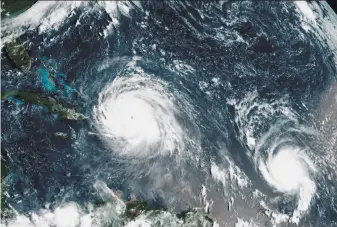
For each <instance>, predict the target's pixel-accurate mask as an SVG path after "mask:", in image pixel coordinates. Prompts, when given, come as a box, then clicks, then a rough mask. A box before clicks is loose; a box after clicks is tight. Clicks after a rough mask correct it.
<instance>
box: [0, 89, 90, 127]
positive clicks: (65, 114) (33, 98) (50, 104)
mask: <svg viewBox="0 0 337 227" xmlns="http://www.w3.org/2000/svg"><path fill="white" fill-rule="evenodd" d="M10 96H11V97H13V98H17V99H19V100H22V101H24V102H29V103H32V104H36V105H40V106H45V107H47V108H48V110H49V111H50V112H52V113H56V114H59V118H60V119H66V120H76V121H78V120H84V119H86V117H85V116H84V115H83V114H81V113H77V112H76V111H75V110H74V109H70V108H66V107H64V106H63V105H62V104H61V103H59V102H58V101H57V100H56V99H54V98H52V97H49V96H43V95H40V94H36V93H33V92H27V91H11V92H7V93H5V94H3V95H1V99H7V98H8V97H10Z"/></svg>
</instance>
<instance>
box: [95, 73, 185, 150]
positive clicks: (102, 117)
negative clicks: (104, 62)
mask: <svg viewBox="0 0 337 227" xmlns="http://www.w3.org/2000/svg"><path fill="white" fill-rule="evenodd" d="M165 86H167V85H166V84H163V83H162V82H160V81H157V80H156V79H153V78H151V77H141V76H134V77H118V78H116V79H115V80H114V81H113V82H112V84H111V85H108V86H107V87H106V88H104V90H103V91H102V92H101V93H100V94H99V98H98V104H97V106H95V107H94V109H93V117H94V119H95V123H96V127H97V129H98V131H99V132H100V133H101V134H102V135H103V136H104V137H107V139H108V140H111V141H110V143H111V146H113V147H114V146H117V148H115V149H116V150H118V151H120V152H121V154H122V155H123V154H124V155H131V156H136V157H137V156H140V157H142V156H146V157H151V156H153V155H170V154H171V155H172V154H174V153H180V152H183V150H184V140H186V138H184V137H185V134H184V131H183V129H182V128H181V126H180V124H179V122H178V121H177V119H176V116H175V115H178V114H179V113H178V112H177V109H176V107H175V104H174V101H175V100H174V96H173V95H171V94H169V93H168V91H167V88H165ZM187 105H188V104H187ZM139 150H142V151H141V152H139Z"/></svg>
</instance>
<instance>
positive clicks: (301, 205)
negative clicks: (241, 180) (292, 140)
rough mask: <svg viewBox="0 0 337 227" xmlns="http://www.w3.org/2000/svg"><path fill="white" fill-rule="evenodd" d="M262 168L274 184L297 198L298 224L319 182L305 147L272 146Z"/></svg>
mask: <svg viewBox="0 0 337 227" xmlns="http://www.w3.org/2000/svg"><path fill="white" fill-rule="evenodd" d="M259 169H260V171H261V173H262V175H263V177H264V179H265V180H266V181H267V182H268V184H269V185H270V186H272V187H273V188H275V189H276V190H277V191H279V192H282V193H285V194H286V195H294V196H296V197H297V199H298V204H297V208H296V210H295V211H294V212H293V215H292V218H291V221H292V222H294V223H298V222H299V219H300V217H301V215H302V214H303V213H304V212H306V211H307V210H308V209H309V207H310V203H311V200H312V198H313V196H314V194H315V192H316V184H315V181H314V180H313V179H312V178H311V175H312V174H311V173H314V172H315V171H316V168H315V165H314V163H313V162H312V161H311V160H310V158H309V157H308V156H307V155H306V154H305V150H303V149H301V148H300V147H297V146H293V145H282V146H281V147H280V148H277V147H276V146H271V148H270V150H269V151H268V155H267V159H266V160H260V161H259Z"/></svg>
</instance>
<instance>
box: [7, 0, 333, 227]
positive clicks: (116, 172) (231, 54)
mask: <svg viewBox="0 0 337 227" xmlns="http://www.w3.org/2000/svg"><path fill="white" fill-rule="evenodd" d="M41 4H45V5H44V7H45V8H43V9H45V10H46V12H49V13H46V14H42V15H43V17H41V23H38V24H37V25H36V24H34V23H35V22H34V20H30V19H29V17H28V19H27V18H26V17H25V18H24V19H25V20H24V21H28V22H29V23H30V24H25V23H26V22H22V23H23V26H22V27H20V28H21V29H23V31H24V32H22V35H21V39H22V40H24V41H26V43H25V45H26V48H27V51H28V52H29V54H30V56H31V57H32V69H31V70H30V71H29V72H26V73H24V75H22V73H21V72H19V71H18V70H17V69H13V67H12V64H11V62H10V59H8V57H7V56H6V55H5V54H2V69H1V70H2V83H1V86H2V91H5V92H9V91H17V90H19V91H27V92H30V93H33V94H37V95H38V97H48V98H52V99H53V100H56V101H55V102H57V103H58V104H60V105H61V104H62V106H63V107H65V108H68V109H69V110H71V109H74V110H76V112H78V113H82V114H83V115H85V116H86V119H85V120H83V121H74V120H64V119H63V120H62V119H60V118H59V115H57V114H55V112H53V111H50V108H49V109H48V108H46V105H39V103H36V102H35V103H33V102H32V101H31V100H30V101H29V100H28V99H26V100H22V99H18V98H17V97H13V96H8V97H7V99H5V100H2V104H1V105H2V110H3V111H2V113H1V117H2V122H1V126H2V146H3V149H2V155H3V157H4V158H3V163H5V164H6V165H7V166H8V167H9V174H8V176H7V178H6V184H8V189H7V190H8V191H7V193H8V195H9V196H7V197H6V199H5V200H6V203H8V204H10V205H11V206H12V207H13V208H14V209H15V210H16V211H17V212H18V214H21V215H24V216H25V215H26V216H27V217H29V215H30V212H37V213H38V211H39V210H41V209H48V210H50V212H55V210H57V208H58V207H62V205H64V204H67V203H76V204H77V205H78V206H79V207H81V209H82V208H83V212H84V213H85V212H87V211H84V210H86V209H89V208H87V205H88V204H96V203H97V204H99V203H102V201H101V200H104V199H106V198H107V197H108V198H110V197H109V193H110V192H109V193H108V194H104V193H107V192H106V191H109V190H112V191H114V192H116V191H117V190H120V191H121V192H123V195H122V199H123V200H124V201H128V200H130V199H131V195H133V194H134V195H135V196H136V197H137V199H141V200H144V201H147V202H148V203H149V204H150V205H152V206H154V207H157V208H164V209H167V210H168V211H170V212H172V213H178V212H180V211H182V210H185V209H187V208H189V207H199V208H200V207H201V209H199V210H207V212H208V213H209V216H210V217H211V218H213V219H214V220H216V221H217V223H219V225H220V226H226V224H228V225H230V226H235V224H236V223H238V222H239V219H240V220H241V219H242V220H245V221H246V222H252V223H255V224H256V225H257V226H272V225H273V224H274V225H276V226H278V225H280V226H282V225H285V226H294V225H298V226H316V224H317V223H321V225H322V226H334V224H336V215H335V214H336V212H337V210H336V204H335V203H334V202H333V201H334V199H335V198H336V193H335V192H336V190H335V189H336V187H337V185H336V184H337V183H336V181H335V180H334V179H335V178H334V177H335V175H334V174H335V171H333V169H334V167H335V165H336V163H335V160H336V159H335V155H334V153H333V151H334V148H336V144H335V142H334V141H335V140H334V137H335V136H334V135H335V134H334V133H335V129H331V131H329V130H330V128H329V130H328V127H327V126H326V125H334V118H333V117H331V116H330V115H328V112H333V111H331V109H329V108H332V109H333V105H331V106H332V107H330V106H329V103H330V101H329V100H330V98H329V97H330V96H331V94H330V93H332V96H333V94H334V93H333V91H334V90H333V87H334V84H335V82H336V77H335V76H336V64H335V60H334V59H335V49H334V48H333V47H332V46H331V45H332V44H331V42H332V41H331V42H330V41H329V39H328V38H325V39H324V38H322V37H321V36H322V33H324V32H325V33H326V35H327V33H328V32H327V31H323V30H322V28H323V27H324V26H325V27H328V23H327V22H326V21H325V22H324V18H325V17H324V16H323V15H324V13H325V14H327V15H328V16H326V17H328V18H335V15H331V13H332V12H329V11H326V10H324V7H326V5H324V4H323V3H322V4H321V3H320V4H318V5H315V6H317V7H319V8H316V11H317V12H320V13H321V14H318V13H317V12H316V11H315V13H317V15H316V14H315V15H316V19H315V20H314V22H312V21H310V20H309V19H310V17H309V19H308V17H305V15H306V16H308V15H309V16H310V15H311V14H310V12H311V11H305V12H307V14H305V15H304V14H302V13H303V12H302V11H299V9H298V6H297V5H296V4H294V3H293V2H268V3H263V4H262V2H261V3H260V2H249V1H238V2H229V3H216V2H214V3H213V2H210V3H202V2H141V3H140V6H141V7H140V6H139V5H137V4H131V3H130V4H131V5H128V4H123V3H118V4H120V5H118V9H117V8H116V12H118V13H116V12H115V11H113V13H112V12H111V9H112V8H113V7H112V5H110V8H109V7H108V5H106V4H105V3H104V2H103V3H85V4H83V5H81V6H76V7H75V6H73V5H71V4H70V5H67V4H65V3H64V4H63V3H62V4H61V3H60V4H56V3H55V5H52V3H48V2H46V3H41ZM48 4H51V6H50V8H48V7H47V6H48ZM111 4H112V3H111ZM113 4H115V3H113ZM116 4H117V3H116ZM305 4H307V3H305ZM37 6H41V5H35V7H37ZM303 6H304V8H303V9H304V10H308V8H305V7H306V6H307V5H302V7H303ZM308 6H309V9H310V7H314V6H311V5H310V4H309V5H308ZM38 9H40V8H36V10H37V11H38ZM41 9H42V7H41ZM113 9H115V8H113ZM127 9H128V10H127ZM48 10H49V11H48ZM58 10H59V11H58ZM301 12H302V13H301ZM308 12H309V14H308ZM62 13H63V14H65V15H67V16H66V17H64V18H63V19H62V20H60V21H58V22H57V23H56V22H55V23H54V24H52V26H50V28H49V27H48V26H47V25H48V23H52V22H53V21H57V18H56V17H55V15H60V16H62V15H63V14H62ZM68 13H69V14H68ZM50 15H51V16H50ZM261 15H263V17H262V16H261ZM36 16H38V15H37V13H36ZM51 18H53V19H54V20H51ZM60 18H61V17H60ZM308 20H309V21H308ZM116 21H118V23H117V22H116ZM331 21H332V19H331ZM28 22H27V23H28ZM323 22H324V23H325V24H323ZM308 24H309V25H308ZM323 25H324V26H323ZM2 26H5V25H2ZM12 26H14V24H13V25H12ZM34 26H35V27H34ZM6 28H7V30H6V31H5V33H4V34H7V33H8V34H10V33H11V32H12V30H11V29H12V28H11V26H7V27H6ZM28 28H29V29H28ZM47 28H49V29H47ZM25 29H26V30H25ZM332 30H333V28H332ZM14 31H15V30H14ZM4 36H5V35H4ZM326 37H328V36H326ZM43 56H48V57H43ZM20 73H21V74H20ZM328 91H330V93H329V92H328ZM329 94H330V95H329ZM332 96H331V97H332ZM34 97H36V96H34ZM326 100H328V101H326ZM332 103H333V102H332ZM324 110H326V111H324ZM322 112H323V113H322ZM325 121H326V122H328V123H324V122H325ZM328 131H329V133H328V135H327V132H328ZM57 133H58V134H57ZM60 133H62V134H60ZM60 135H62V136H60ZM64 135H65V136H64ZM330 137H331V138H330ZM65 138H66V139H65ZM284 148H287V149H288V148H291V149H292V151H293V153H291V154H290V155H288V153H287V152H288V151H287V152H286V153H282V152H284V150H285V149H284ZM297 151H300V152H297ZM277 154H281V155H280V156H277ZM283 154H287V155H288V156H287V157H288V158H289V159H290V161H289V162H284V161H283V160H284V159H283V157H284V155H283ZM308 160H310V161H308ZM294 163H295V164H294ZM311 163H313V165H314V166H315V168H311V166H310V165H311ZM261 169H262V170H261ZM313 169H316V170H315V171H314V170H313ZM292 171H293V172H294V176H292V175H291V174H289V173H291V172H292ZM295 173H297V174H295ZM300 173H301V175H300ZM298 176H300V177H298ZM275 179H276V181H278V183H277V182H276V183H275ZM301 179H304V181H302V180H301ZM97 182H99V183H97ZM279 182H281V183H282V184H283V185H281V186H280V183H279ZM308 182H309V183H308ZM97 185H99V187H98V186H97ZM289 185H290V186H289ZM308 185H309V186H310V187H309V186H308ZM312 185H314V187H311V186H312ZM97 187H98V189H97ZM293 188H295V190H290V189H293ZM313 188H314V190H312V189H313ZM301 193H302V194H301ZM117 194H118V193H117ZM102 198H103V199H102ZM308 201H309V202H308ZM301 202H302V203H301ZM299 204H302V205H303V204H304V205H303V206H300V205H299ZM46 207H48V208H46ZM69 209H70V208H69ZM70 210H72V209H70ZM107 210H108V209H107ZM261 210H262V211H261ZM76 212H79V211H76ZM101 212H102V213H103V211H98V213H101ZM203 212H204V211H203ZM79 213H80V212H79ZM297 213H299V216H300V217H299V219H298V224H296V223H294V222H296V219H297V216H296V215H297ZM39 215H40V216H41V217H42V216H43V215H42V214H40V213H39ZM282 215H283V216H282ZM75 216H76V215H75ZM275 216H276V217H279V218H280V217H282V218H283V220H282V221H281V222H280V223H276V222H277V220H276V219H277V218H275ZM172 223H174V222H173V221H172ZM55 225H56V226H57V224H55ZM252 225H253V224H252ZM187 226H188V225H187Z"/></svg>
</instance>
